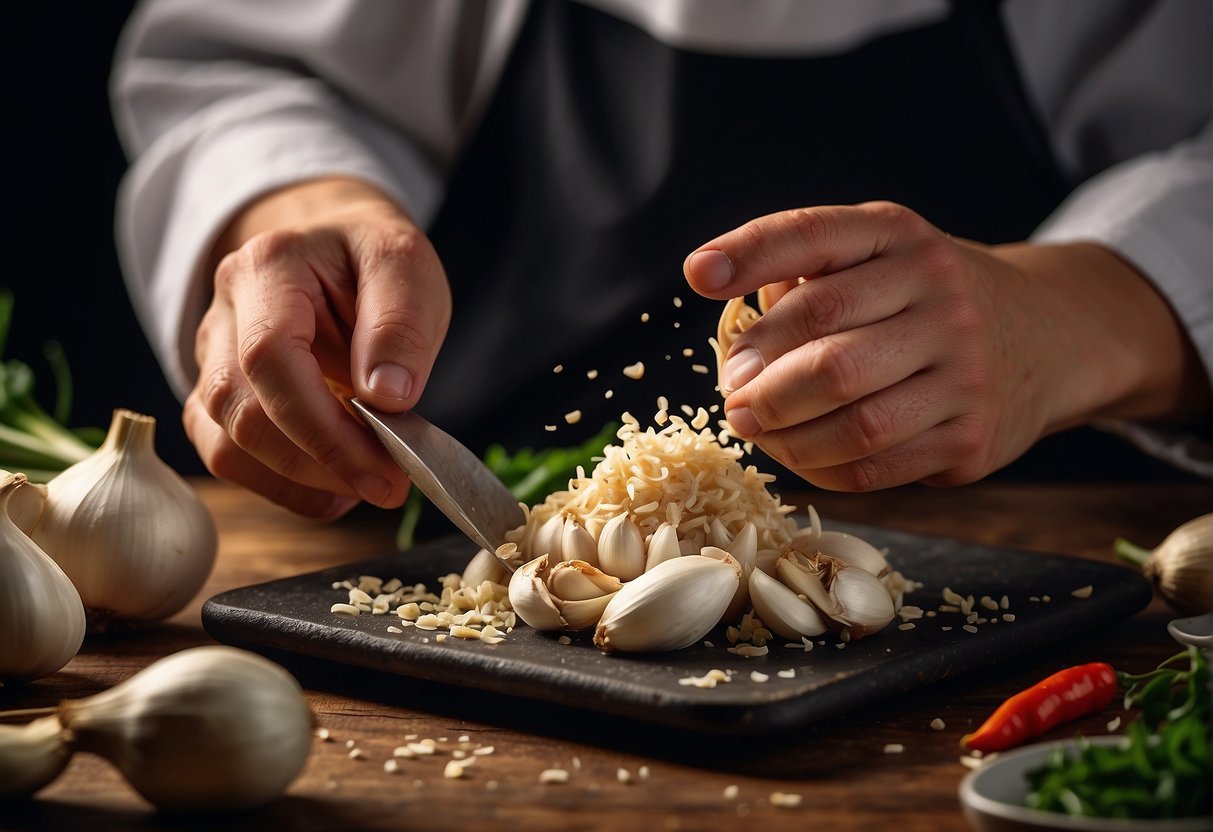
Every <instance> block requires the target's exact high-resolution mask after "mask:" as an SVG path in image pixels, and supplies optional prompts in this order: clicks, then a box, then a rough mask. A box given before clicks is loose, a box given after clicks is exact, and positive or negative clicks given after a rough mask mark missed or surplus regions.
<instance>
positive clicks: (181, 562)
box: [33, 410, 218, 629]
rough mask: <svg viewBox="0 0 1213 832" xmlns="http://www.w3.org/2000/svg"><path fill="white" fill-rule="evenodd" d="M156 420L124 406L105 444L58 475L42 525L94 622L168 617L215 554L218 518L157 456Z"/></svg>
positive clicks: (39, 531) (41, 534)
mask: <svg viewBox="0 0 1213 832" xmlns="http://www.w3.org/2000/svg"><path fill="white" fill-rule="evenodd" d="M155 425H156V421H155V419H153V418H151V417H150V416H142V415H140V414H137V413H133V412H132V411H129V410H115V411H114V418H113V421H112V423H111V425H110V429H109V433H108V434H107V436H106V438H105V442H104V443H103V444H102V445H101V447H100V448H99V449H98V450H97V451H96V452H95V453H94V454H92V455H91V456H89V457H88V458H87V459H85V460H83V461H81V462H78V463H76V464H75V465H73V466H71V467H70V468H68V469H67V470H66V471H64V472H63V473H61V474H59V475H58V476H57V477H55V478H54V479H53V480H51V481H50V483H49V484H48V486H47V501H46V507H45V509H44V510H43V512H42V517H41V519H40V520H39V521H38V524H37V526H35V528H34V531H33V539H34V540H35V541H36V542H37V543H38V545H39V546H41V547H42V549H43V550H45V551H46V552H47V554H49V555H50V556H51V557H52V558H54V559H55V562H56V563H58V564H59V565H60V566H61V567H62V568H63V571H64V572H66V573H67V575H68V577H70V578H71V580H72V582H73V583H74V584H75V585H76V588H77V589H78V590H79V592H80V597H81V599H82V600H83V601H84V606H85V607H86V608H87V609H88V611H89V618H90V621H89V623H90V626H92V627H93V628H95V629H104V628H105V627H106V626H107V624H108V623H109V622H110V621H111V620H121V621H128V622H150V621H159V620H161V619H164V618H167V617H169V616H170V615H172V614H173V613H175V612H177V611H178V610H180V609H181V608H182V607H184V606H185V605H186V604H187V603H188V602H189V601H190V599H192V598H193V597H194V596H195V595H196V594H197V593H198V591H199V590H200V589H201V588H202V584H203V583H204V582H205V581H206V578H207V576H208V575H209V574H210V571H211V567H212V566H213V564H214V561H215V552H216V549H217V548H218V537H217V535H216V532H215V524H214V521H213V520H212V519H211V516H210V514H209V512H208V511H207V509H206V507H205V506H204V505H203V504H202V501H201V500H199V498H198V495H197V494H195V493H194V490H193V489H192V488H191V487H190V486H189V484H188V483H186V482H185V480H184V479H182V478H181V477H180V476H179V475H178V474H177V472H175V471H174V470H173V469H172V468H170V467H169V466H168V465H166V464H165V463H164V462H162V461H161V460H160V458H159V457H157V456H156V453H155V449H154V446H153V440H154V434H155Z"/></svg>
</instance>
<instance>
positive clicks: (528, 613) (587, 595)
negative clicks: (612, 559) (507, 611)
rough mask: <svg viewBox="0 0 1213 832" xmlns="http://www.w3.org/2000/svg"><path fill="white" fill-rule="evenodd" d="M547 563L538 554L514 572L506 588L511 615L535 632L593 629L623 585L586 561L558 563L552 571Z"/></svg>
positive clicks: (543, 557)
mask: <svg viewBox="0 0 1213 832" xmlns="http://www.w3.org/2000/svg"><path fill="white" fill-rule="evenodd" d="M548 561H549V557H548V556H547V555H540V556H539V557H537V558H535V559H534V560H533V561H530V562H529V563H527V564H525V565H524V566H523V567H522V568H521V569H518V570H517V571H515V572H514V575H513V577H512V578H511V579H510V586H509V590H510V605H511V606H512V607H513V608H514V612H515V613H517V614H518V617H519V618H521V619H522V620H523V621H525V622H526V623H527V624H528V625H530V626H531V627H534V628H535V629H536V630H588V629H589V628H591V627H593V626H594V625H595V624H597V623H598V619H599V618H600V617H601V616H602V611H603V610H604V609H605V608H606V605H607V603H608V602H609V601H610V600H611V598H612V596H614V594H615V593H616V592H618V591H619V589H620V587H622V586H623V584H621V583H620V582H619V581H618V579H616V578H614V577H612V576H611V575H608V574H606V573H605V572H603V571H602V570H601V569H599V568H598V567H596V566H594V565H593V564H591V563H586V562H585V561H581V560H567V561H560V562H559V563H557V564H556V565H555V566H553V567H551V569H549V568H548Z"/></svg>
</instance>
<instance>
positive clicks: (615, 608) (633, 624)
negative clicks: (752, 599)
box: [594, 554, 741, 653]
mask: <svg viewBox="0 0 1213 832" xmlns="http://www.w3.org/2000/svg"><path fill="white" fill-rule="evenodd" d="M740 580H741V567H740V566H739V565H738V563H737V561H735V560H734V559H733V558H732V557H731V556H729V555H728V554H725V555H724V557H723V559H716V558H712V557H704V556H703V555H684V556H682V557H679V558H674V559H673V560H667V561H662V562H661V563H659V564H657V565H656V566H655V567H653V568H652V569H651V570H649V571H648V572H645V573H644V574H643V575H641V576H640V577H639V578H636V579H635V580H634V581H631V582H630V583H626V584H624V585H623V588H622V589H621V590H619V591H618V592H617V593H615V596H614V597H613V598H612V599H611V601H610V603H608V604H607V606H606V609H605V610H604V611H603V613H602V618H601V619H599V621H598V628H597V630H595V632H594V643H595V644H597V645H598V647H599V648H601V649H602V650H603V651H604V652H607V653H612V652H615V651H621V652H631V653H648V652H653V653H658V652H664V651H667V650H680V649H682V648H683V647H687V646H689V645H691V644H694V643H695V642H697V641H699V640H700V639H702V638H703V637H704V636H705V635H707V634H708V632H709V631H711V629H712V628H713V627H715V626H716V625H717V624H718V623H720V619H721V616H723V615H724V612H725V610H726V609H727V608H728V606H729V603H730V602H731V601H732V600H733V596H734V595H735V594H736V592H737V584H738V582H739V581H740Z"/></svg>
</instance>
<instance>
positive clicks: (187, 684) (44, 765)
mask: <svg viewBox="0 0 1213 832" xmlns="http://www.w3.org/2000/svg"><path fill="white" fill-rule="evenodd" d="M314 722H315V720H314V718H313V716H312V711H311V709H310V708H309V707H308V704H307V701H306V700H305V699H304V697H303V694H302V692H301V690H300V688H299V684H298V683H297V682H296V681H295V679H294V677H293V676H291V675H290V674H289V673H287V672H286V671H285V670H283V669H282V668H281V667H279V666H278V665H276V664H274V663H273V662H271V661H269V660H267V659H264V658H262V657H260V656H257V655H255V654H253V653H249V652H246V651H244V650H237V649H235V648H232V647H220V646H210V647H195V648H192V649H190V650H183V651H181V652H180V653H175V654H173V655H171V656H168V657H167V658H164V659H161V660H160V661H158V662H156V663H154V664H152V665H151V666H149V667H147V668H145V669H144V670H141V671H140V672H138V673H136V674H135V675H134V676H132V677H131V678H130V679H127V680H126V681H125V682H123V683H121V684H120V685H117V686H116V687H113V688H111V689H109V690H107V691H105V692H104V693H99V694H97V695H96V696H91V697H88V698H87V699H80V700H76V701H70V702H63V703H61V704H60V705H59V708H58V713H57V714H56V715H55V716H53V717H47V718H46V719H44V720H38V721H37V722H34V723H31V724H30V725H28V726H24V727H23V728H17V729H14V728H8V729H7V730H5V731H4V732H3V733H0V774H4V773H7V772H9V771H23V772H26V774H25V775H24V776H23V777H22V780H21V782H20V783H19V784H17V787H16V788H14V789H13V790H12V791H9V790H8V789H3V790H0V794H28V793H30V792H31V791H34V790H36V789H38V788H40V787H41V786H43V785H45V784H46V783H47V782H49V781H50V780H51V779H53V778H54V776H56V774H57V773H58V771H56V770H55V769H56V768H58V770H62V766H63V765H65V764H66V759H65V758H66V757H67V756H70V754H71V753H72V752H75V751H91V752H93V753H96V754H99V755H101V756H102V757H105V758H106V759H107V760H109V761H110V762H111V763H113V764H114V765H115V766H116V767H117V768H118V770H119V771H121V772H122V774H123V776H125V777H126V779H127V781H128V782H130V784H131V786H133V787H134V788H135V790H136V791H137V792H139V794H141V795H143V797H144V798H146V799H147V800H148V801H149V802H151V803H153V804H155V805H156V806H159V807H161V808H163V809H174V810H200V809H211V810H233V809H246V808H249V807H252V806H256V805H258V804H261V803H265V802H266V801H268V800H270V799H272V798H274V797H277V796H278V795H280V794H281V793H282V792H283V791H284V790H285V789H286V787H287V786H289V785H290V784H291V781H293V780H294V779H295V777H296V776H297V775H298V774H299V772H300V770H301V769H302V768H303V764H304V763H305V762H306V761H307V757H308V754H309V752H310V750H311V744H312V728H313V726H314ZM51 772H53V773H51ZM48 775H49V776H48ZM0 782H3V781H0Z"/></svg>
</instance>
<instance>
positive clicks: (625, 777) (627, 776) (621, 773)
mask: <svg viewBox="0 0 1213 832" xmlns="http://www.w3.org/2000/svg"><path fill="white" fill-rule="evenodd" d="M615 779H616V780H618V781H619V782H620V783H624V784H627V783H631V782H632V773H631V772H630V771H628V770H627V769H626V768H621V769H619V770H618V771H616V772H615Z"/></svg>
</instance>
